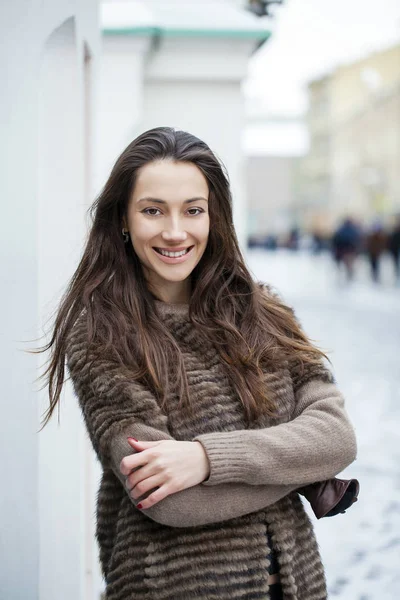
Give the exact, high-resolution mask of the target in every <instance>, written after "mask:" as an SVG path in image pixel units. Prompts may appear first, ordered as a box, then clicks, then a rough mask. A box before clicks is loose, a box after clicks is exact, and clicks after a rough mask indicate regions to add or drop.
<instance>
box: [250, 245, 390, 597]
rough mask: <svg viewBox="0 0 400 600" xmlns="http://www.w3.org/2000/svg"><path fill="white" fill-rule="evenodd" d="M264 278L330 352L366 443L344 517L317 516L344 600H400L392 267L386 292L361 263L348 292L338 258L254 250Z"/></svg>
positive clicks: (333, 589) (333, 580)
mask: <svg viewBox="0 0 400 600" xmlns="http://www.w3.org/2000/svg"><path fill="white" fill-rule="evenodd" d="M247 259H248V264H249V266H250V268H251V270H252V272H253V273H254V275H255V276H256V277H257V278H258V279H262V280H263V281H266V282H269V283H271V284H273V285H274V286H276V287H277V288H278V290H279V291H280V292H281V293H282V294H283V296H284V298H285V300H286V301H287V302H288V303H289V304H290V305H291V306H293V307H294V308H295V311H296V314H297V315H298V317H299V319H300V321H301V323H302V325H303V327H304V329H305V330H306V332H307V334H308V335H309V336H310V337H311V338H312V339H314V340H315V341H316V342H317V344H318V345H319V346H320V347H323V349H324V350H326V349H328V350H330V353H329V354H328V355H329V357H330V359H331V361H332V363H333V371H334V373H335V376H336V379H337V382H338V385H339V387H340V389H341V390H342V391H343V393H344V395H345V398H346V403H347V410H348V412H349V415H350V418H351V419H352V422H353V424H354V426H355V429H356V433H357V438H358V457H357V460H356V461H355V462H354V463H353V465H351V466H350V467H349V468H348V469H346V470H345V471H343V473H342V476H343V477H346V478H347V477H356V478H357V479H359V481H360V487H361V489H360V497H359V501H358V502H357V503H356V504H355V505H354V506H353V507H352V508H351V509H350V510H349V511H348V512H347V513H346V514H343V515H338V516H336V517H333V518H325V519H322V520H320V521H317V520H316V519H315V518H314V517H313V515H312V513H311V511H309V510H308V512H309V514H310V516H312V517H313V521H314V524H315V529H316V534H317V538H318V541H319V544H320V549H321V554H322V557H323V561H324V564H325V567H326V573H327V579H328V588H329V597H330V598H332V599H335V600H399V599H400V360H399V357H400V287H399V286H398V285H395V283H394V281H393V277H392V272H391V265H390V264H389V263H388V262H386V263H385V266H384V283H383V285H381V286H378V285H374V284H372V283H371V282H370V281H369V277H368V269H367V265H366V264H365V263H363V262H360V263H359V265H358V269H357V276H356V280H355V281H354V282H353V283H352V284H350V285H345V284H344V282H343V281H341V280H339V279H338V277H337V272H336V270H335V268H334V267H335V266H334V264H333V263H332V261H331V260H330V257H329V256H318V257H311V256H309V255H306V254H301V255H296V254H292V253H288V252H278V253H269V252H261V251H258V250H257V251H251V252H249V254H248V256H247Z"/></svg>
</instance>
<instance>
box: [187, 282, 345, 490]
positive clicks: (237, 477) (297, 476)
mask: <svg viewBox="0 0 400 600" xmlns="http://www.w3.org/2000/svg"><path fill="white" fill-rule="evenodd" d="M262 287H264V289H266V293H272V292H271V290H270V288H269V286H265V285H264V286H262ZM272 294H273V295H274V297H275V298H278V299H279V296H277V294H275V293H272ZM287 308H289V307H287ZM290 310H291V311H292V313H293V315H294V312H293V310H292V309H290ZM299 325H300V324H299ZM289 368H290V373H291V378H292V383H293V390H294V395H295V409H294V413H293V415H292V420H291V421H290V422H288V423H283V424H280V425H276V426H274V427H269V428H266V429H254V430H253V429H251V430H248V429H246V430H242V431H230V432H218V433H210V434H202V435H199V436H196V437H195V438H193V439H194V440H195V441H199V442H200V443H201V444H202V445H203V447H204V449H205V451H206V454H207V456H208V459H209V463H210V474H209V477H208V479H206V480H205V481H203V483H202V485H204V486H207V485H208V486H213V485H216V484H221V483H226V482H242V483H247V484H252V485H254V484H257V485H258V484H268V483H269V484H275V485H282V484H283V485H288V484H297V486H303V485H306V484H309V483H313V482H316V481H323V480H325V479H330V478H331V477H334V476H336V475H337V474H338V473H340V472H341V471H342V470H343V469H344V468H345V467H347V466H348V465H349V464H350V463H352V462H353V461H354V460H355V458H356V453H357V443H356V437H355V432H354V429H353V427H352V425H351V423H350V421H349V417H348V414H347V412H346V408H345V401H344V398H343V395H342V394H341V392H340V390H339V389H338V388H337V386H336V384H335V380H334V377H333V375H332V373H331V371H330V370H329V369H328V368H327V367H326V366H325V365H324V363H323V362H322V360H321V361H320V362H318V363H316V364H314V365H307V364H305V365H304V367H303V365H302V363H301V361H300V360H299V359H298V358H297V357H294V359H293V360H291V361H289Z"/></svg>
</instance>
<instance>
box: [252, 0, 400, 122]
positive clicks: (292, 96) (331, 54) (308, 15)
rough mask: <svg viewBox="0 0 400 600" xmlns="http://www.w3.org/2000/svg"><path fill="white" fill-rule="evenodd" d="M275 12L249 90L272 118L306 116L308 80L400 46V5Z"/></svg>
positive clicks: (333, 2) (288, 6)
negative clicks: (379, 51) (383, 50)
mask: <svg viewBox="0 0 400 600" xmlns="http://www.w3.org/2000/svg"><path fill="white" fill-rule="evenodd" d="M274 12H275V15H276V16H275V18H274V20H273V29H274V32H273V36H272V38H271V39H270V40H269V41H268V42H267V43H266V44H264V46H263V47H262V48H261V49H260V50H259V51H258V53H257V54H255V55H254V58H253V59H252V60H251V64H250V71H249V77H248V80H247V82H246V85H245V92H246V96H247V97H248V98H254V99H257V100H258V101H260V103H261V104H262V106H263V107H264V109H265V111H266V112H267V114H271V115H286V116H289V115H296V114H299V113H300V114H301V113H302V112H304V110H305V108H306V96H305V83H306V82H307V81H309V80H310V79H313V78H315V77H318V76H320V75H322V74H325V73H327V72H329V70H331V69H332V68H333V67H335V66H337V65H338V64H340V63H343V62H351V61H353V60H355V59H357V58H358V57H362V56H366V55H367V54H369V53H370V52H373V51H374V50H376V49H379V48H382V47H386V46H389V45H391V44H394V43H396V41H397V42H400V0H378V1H373V0H285V2H284V5H283V6H277V7H276V8H275V10H274ZM399 70H400V65H399Z"/></svg>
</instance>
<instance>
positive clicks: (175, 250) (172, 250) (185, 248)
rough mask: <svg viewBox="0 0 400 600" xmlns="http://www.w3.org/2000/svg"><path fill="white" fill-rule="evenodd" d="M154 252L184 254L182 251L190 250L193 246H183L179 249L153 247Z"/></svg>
mask: <svg viewBox="0 0 400 600" xmlns="http://www.w3.org/2000/svg"><path fill="white" fill-rule="evenodd" d="M153 248H154V250H164V251H165V252H182V250H190V248H192V246H181V247H179V248H161V247H158V246H153Z"/></svg>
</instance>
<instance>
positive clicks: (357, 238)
mask: <svg viewBox="0 0 400 600" xmlns="http://www.w3.org/2000/svg"><path fill="white" fill-rule="evenodd" d="M361 239H362V238H361V231H360V228H359V226H358V225H357V224H356V223H355V222H354V221H353V220H352V219H350V218H346V219H345V220H344V221H343V223H342V224H341V225H340V226H339V227H338V228H337V230H336V231H335V233H334V234H333V237H332V241H331V244H332V251H333V256H334V259H335V261H336V264H337V266H338V268H339V269H340V266H341V264H343V265H344V267H345V271H346V276H347V280H348V281H350V280H352V279H353V277H354V262H355V259H356V258H357V254H358V252H359V250H360V246H361Z"/></svg>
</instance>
